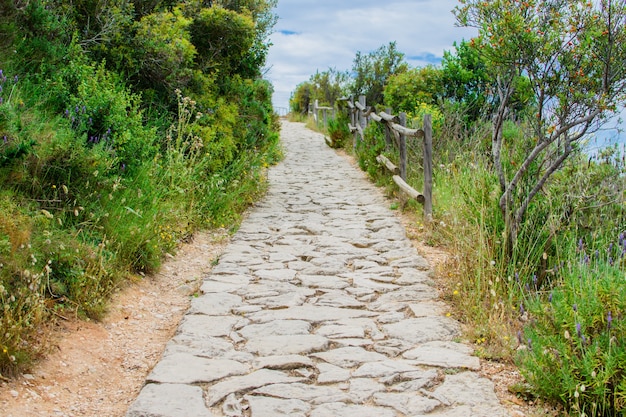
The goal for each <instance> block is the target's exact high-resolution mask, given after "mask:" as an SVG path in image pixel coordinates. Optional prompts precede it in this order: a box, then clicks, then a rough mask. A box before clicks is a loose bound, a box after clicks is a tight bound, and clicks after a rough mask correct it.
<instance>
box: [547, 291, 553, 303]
mask: <svg viewBox="0 0 626 417" xmlns="http://www.w3.org/2000/svg"><path fill="white" fill-rule="evenodd" d="M548 302H549V303H551V302H552V292H550V294H548Z"/></svg>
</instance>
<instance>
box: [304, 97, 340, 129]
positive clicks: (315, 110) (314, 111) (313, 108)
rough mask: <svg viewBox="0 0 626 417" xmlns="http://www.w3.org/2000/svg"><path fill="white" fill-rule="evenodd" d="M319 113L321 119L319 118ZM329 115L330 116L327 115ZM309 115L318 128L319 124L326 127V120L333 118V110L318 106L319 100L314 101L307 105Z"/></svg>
mask: <svg viewBox="0 0 626 417" xmlns="http://www.w3.org/2000/svg"><path fill="white" fill-rule="evenodd" d="M320 112H321V114H322V115H321V117H320ZM329 113H330V114H329ZM309 114H310V115H311V116H313V120H315V123H316V124H317V125H318V126H319V124H320V123H323V126H324V127H326V126H328V119H329V116H330V118H334V117H335V109H334V108H333V107H325V106H320V105H319V100H315V102H313V103H311V104H309Z"/></svg>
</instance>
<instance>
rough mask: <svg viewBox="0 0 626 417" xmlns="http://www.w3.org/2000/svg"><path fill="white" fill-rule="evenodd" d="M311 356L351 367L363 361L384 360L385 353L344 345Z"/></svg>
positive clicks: (343, 366)
mask: <svg viewBox="0 0 626 417" xmlns="http://www.w3.org/2000/svg"><path fill="white" fill-rule="evenodd" d="M311 356H313V357H316V358H319V359H322V360H324V361H326V362H328V363H331V364H333V365H335V366H339V367H342V368H351V367H353V366H358V365H360V364H362V363H365V362H374V361H384V360H386V359H387V357H386V356H385V355H381V354H380V353H376V352H369V351H367V350H365V349H363V348H361V347H344V348H339V349H333V350H329V351H326V352H318V353H313V354H311Z"/></svg>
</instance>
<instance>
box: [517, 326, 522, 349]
mask: <svg viewBox="0 0 626 417" xmlns="http://www.w3.org/2000/svg"><path fill="white" fill-rule="evenodd" d="M522 340H523V339H522V331H521V330H518V331H517V341H518V342H519V344H520V345H521V344H522V343H523V342H522Z"/></svg>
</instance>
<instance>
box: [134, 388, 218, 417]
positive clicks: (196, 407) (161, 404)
mask: <svg viewBox="0 0 626 417" xmlns="http://www.w3.org/2000/svg"><path fill="white" fill-rule="evenodd" d="M212 416H213V414H211V412H210V411H209V410H208V409H207V408H206V406H205V405H204V399H203V394H202V389H201V388H200V387H196V386H191V385H180V384H147V385H146V386H144V387H143V388H142V390H141V392H140V393H139V396H138V397H137V399H136V400H135V401H134V402H133V403H132V404H131V406H130V407H129V409H128V412H127V413H126V417H212Z"/></svg>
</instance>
